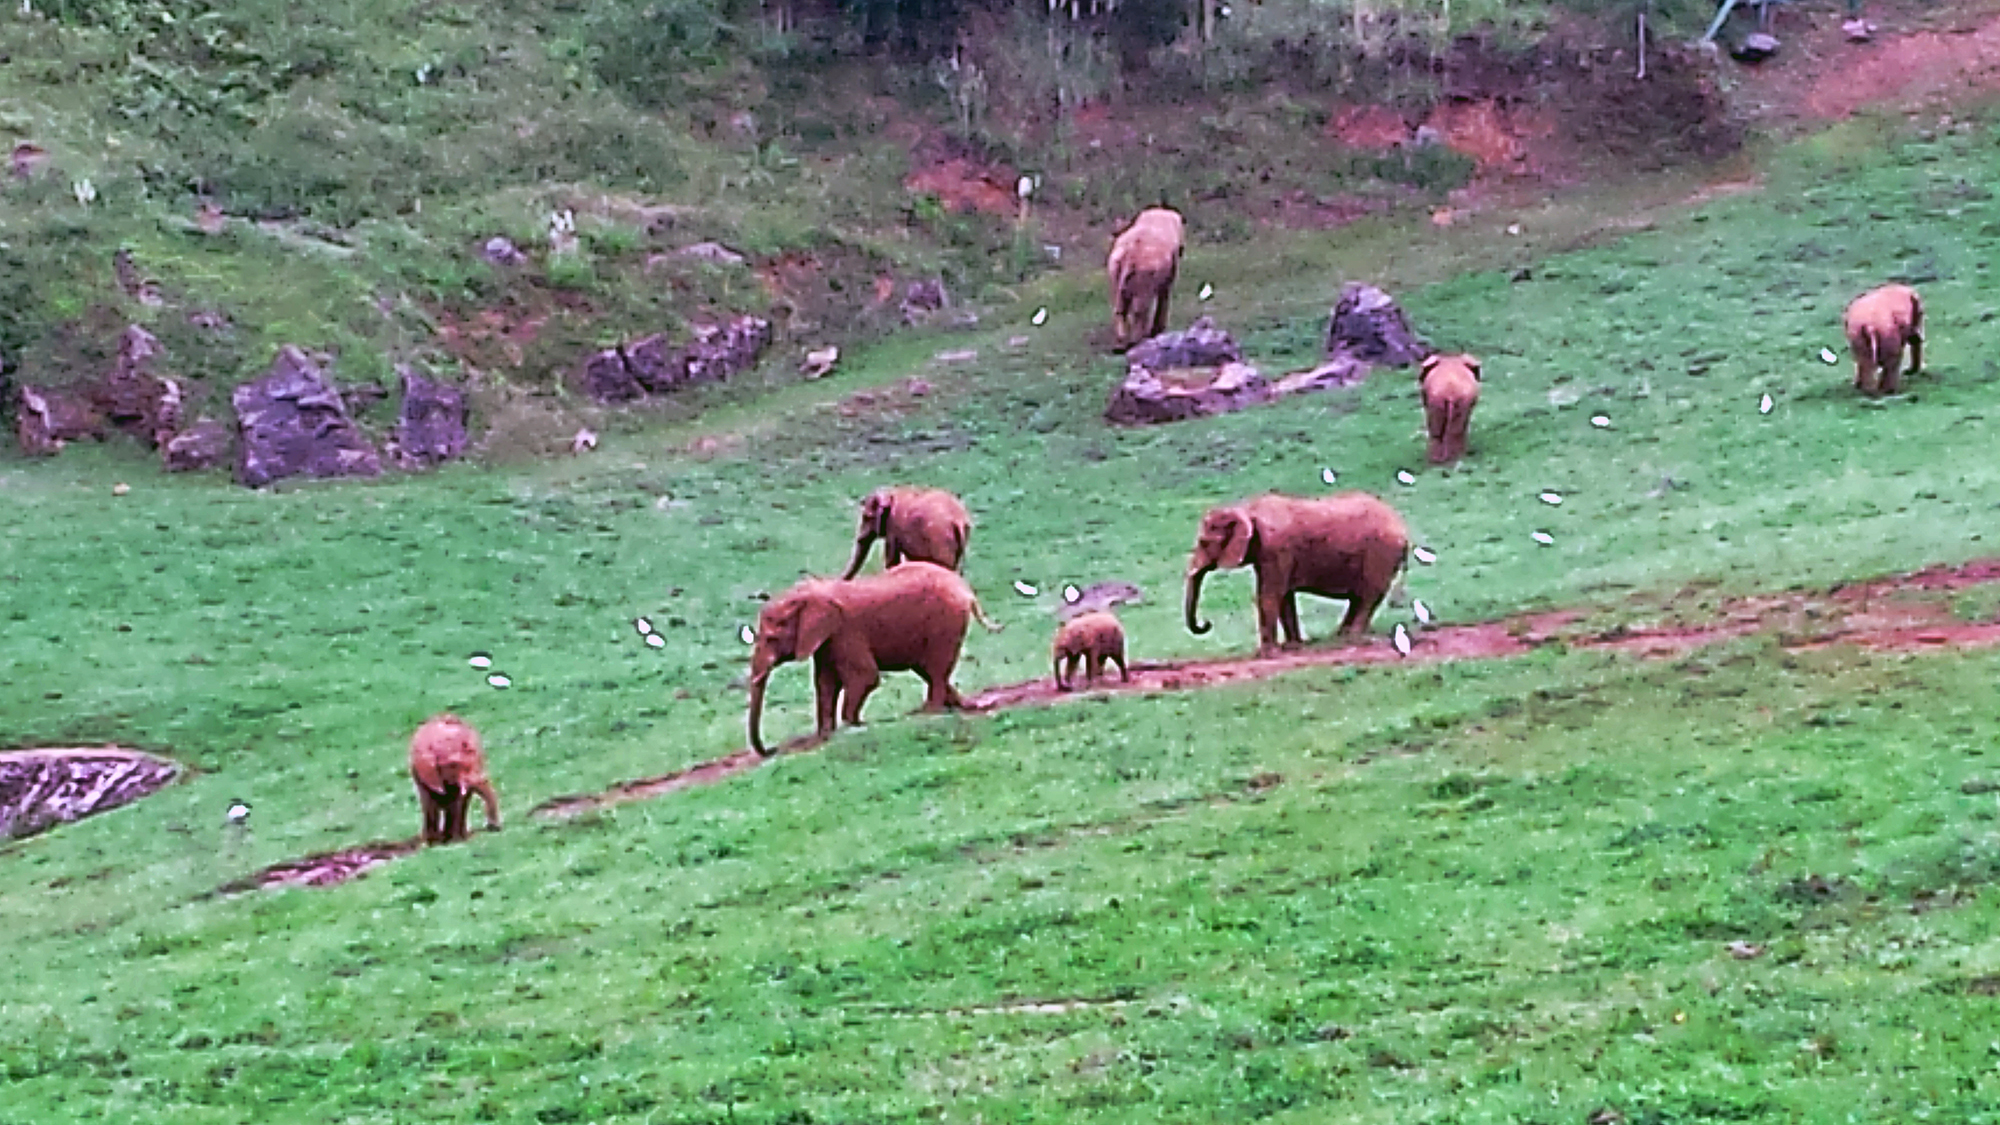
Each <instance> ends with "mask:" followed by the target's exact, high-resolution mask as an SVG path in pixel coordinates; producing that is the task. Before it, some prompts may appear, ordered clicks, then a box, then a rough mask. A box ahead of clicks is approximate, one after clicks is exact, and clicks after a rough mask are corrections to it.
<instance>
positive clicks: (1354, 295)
mask: <svg viewBox="0 0 2000 1125" xmlns="http://www.w3.org/2000/svg"><path fill="white" fill-rule="evenodd" d="M1429 354H1431V349H1430V347H1429V346H1428V345H1426V344H1425V343H1424V342H1423V340H1421V339H1420V338H1418V336H1417V334H1416V333H1415V332H1414V331H1412V330H1411V329H1410V321H1409V318H1408V317H1406V316H1404V315H1403V310H1402V307H1401V306H1399V305H1397V304H1396V302H1395V299H1394V298H1392V297H1390V296H1389V295H1388V294H1387V293H1384V292H1382V291H1381V290H1380V289H1377V288H1375V287H1374V286H1373V285H1363V284H1361V283H1359V282H1354V281H1350V282H1348V283H1347V284H1345V285H1343V286H1341V287H1340V299H1339V300H1338V301H1335V302H1334V305H1333V310H1332V311H1331V312H1330V313H1328V314H1327V319H1326V357H1327V358H1328V359H1336V358H1339V357H1341V356H1347V357H1350V358H1352V359H1357V360H1360V361H1361V362H1362V363H1366V364H1371V365H1375V366H1386V367H1407V366H1409V365H1410V364H1412V363H1416V362H1418V361H1420V360H1422V359H1423V358H1424V357H1425V356H1427V355H1429Z"/></svg>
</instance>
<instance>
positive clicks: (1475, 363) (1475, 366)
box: [1465, 355, 1479, 380]
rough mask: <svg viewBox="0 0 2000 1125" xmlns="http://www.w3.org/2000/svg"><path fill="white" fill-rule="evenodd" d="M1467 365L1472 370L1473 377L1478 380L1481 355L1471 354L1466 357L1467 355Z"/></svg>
mask: <svg viewBox="0 0 2000 1125" xmlns="http://www.w3.org/2000/svg"><path fill="white" fill-rule="evenodd" d="M1465 366H1466V367H1467V368H1468V369H1469V370H1471V372H1472V377H1473V379H1474V380H1477V379H1478V378H1479V357H1478V356H1470V355H1469V356H1466V357H1465Z"/></svg>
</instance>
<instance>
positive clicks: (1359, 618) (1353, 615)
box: [1340, 591, 1385, 636]
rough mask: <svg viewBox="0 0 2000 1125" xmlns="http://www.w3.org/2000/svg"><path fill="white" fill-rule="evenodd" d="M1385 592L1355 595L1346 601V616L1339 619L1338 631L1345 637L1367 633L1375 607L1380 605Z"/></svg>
mask: <svg viewBox="0 0 2000 1125" xmlns="http://www.w3.org/2000/svg"><path fill="white" fill-rule="evenodd" d="M1384 592H1385V591H1375V592H1373V593H1357V594H1355V595H1354V596H1353V597H1350V598H1348V599H1347V616H1345V617H1343V618H1341V619H1340V631H1341V633H1343V634H1345V635H1347V636H1353V635H1354V634H1357V633H1365V632H1367V631H1368V622H1369V620H1370V619H1371V618H1373V617H1374V616H1375V607H1376V606H1379V605H1381V604H1382V595H1383V593H1384Z"/></svg>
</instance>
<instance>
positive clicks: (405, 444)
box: [393, 365, 466, 469]
mask: <svg viewBox="0 0 2000 1125" xmlns="http://www.w3.org/2000/svg"><path fill="white" fill-rule="evenodd" d="M396 374H397V375H400V376H401V377H402V380H403V408H402V411H401V413H400V414H399V415H398V417H397V419H396V436H395V439H394V444H393V451H394V456H395V459H396V463H397V464H398V465H401V466H402V467H403V468H405V469H419V468H430V467H432V466H435V465H439V464H442V463H444V462H446V461H450V460H452V459H454V458H457V457H460V456H462V455H464V453H465V444H466V433H465V415H466V412H465V395H464V393H462V392H461V391H459V389H458V388H456V387H450V386H446V385H445V384H443V383H440V382H438V381H437V380H435V379H430V378H426V377H425V376H423V375H421V374H419V373H418V372H417V371H416V369H415V368H412V367H408V366H400V365H399V366H398V367H397V368H396Z"/></svg>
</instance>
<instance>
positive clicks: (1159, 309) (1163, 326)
mask: <svg viewBox="0 0 2000 1125" xmlns="http://www.w3.org/2000/svg"><path fill="white" fill-rule="evenodd" d="M1173 293H1174V290H1173V285H1172V283H1171V282H1170V283H1168V284H1166V285H1162V286H1160V292H1159V295H1158V296H1156V297H1154V298H1153V330H1152V332H1151V333H1149V336H1158V335H1159V334H1160V333H1162V332H1165V331H1166V330H1167V302H1168V299H1169V298H1171V297H1172V296H1173Z"/></svg>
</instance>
